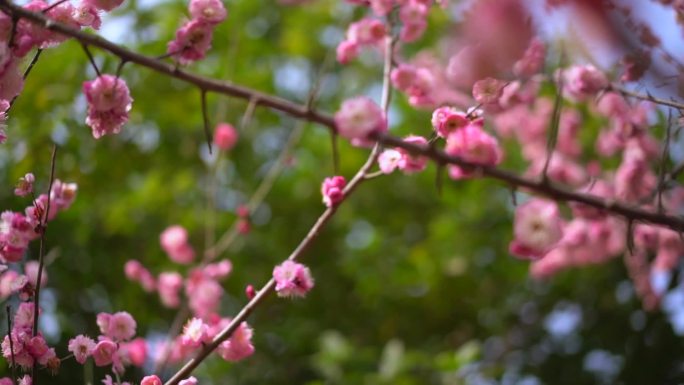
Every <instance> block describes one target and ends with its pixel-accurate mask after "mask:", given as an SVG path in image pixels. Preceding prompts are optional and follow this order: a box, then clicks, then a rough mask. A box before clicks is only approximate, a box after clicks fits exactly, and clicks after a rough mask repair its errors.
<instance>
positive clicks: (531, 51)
mask: <svg viewBox="0 0 684 385" xmlns="http://www.w3.org/2000/svg"><path fill="white" fill-rule="evenodd" d="M545 57H546V47H545V46H544V42H543V41H542V40H541V39H539V38H537V37H535V38H532V40H531V41H530V45H529V46H527V49H526V50H525V53H524V54H523V57H522V58H521V59H520V60H518V61H517V62H515V64H514V65H513V73H514V74H515V75H516V76H522V77H529V76H532V75H534V74H536V73H539V72H540V71H541V70H542V69H543V67H544V59H545Z"/></svg>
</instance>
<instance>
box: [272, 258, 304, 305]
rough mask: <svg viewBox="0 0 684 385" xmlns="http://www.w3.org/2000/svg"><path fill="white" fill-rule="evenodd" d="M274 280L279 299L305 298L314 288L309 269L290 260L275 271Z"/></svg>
mask: <svg viewBox="0 0 684 385" xmlns="http://www.w3.org/2000/svg"><path fill="white" fill-rule="evenodd" d="M273 279H274V280H275V282H276V287H275V290H276V292H277V293H278V296H279V297H304V296H305V295H306V293H308V292H309V291H310V290H311V289H313V287H314V280H313V278H312V277H311V271H309V268H308V267H306V266H304V265H302V264H301V263H297V262H294V261H290V260H287V261H285V262H283V263H281V264H280V265H278V266H276V267H275V268H274V269H273Z"/></svg>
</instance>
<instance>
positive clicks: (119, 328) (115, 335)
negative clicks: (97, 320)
mask: <svg viewBox="0 0 684 385" xmlns="http://www.w3.org/2000/svg"><path fill="white" fill-rule="evenodd" d="M135 328H136V322H135V320H134V319H133V317H132V316H131V315H130V314H129V313H128V312H125V311H120V312H117V313H114V314H112V315H111V317H110V318H109V322H108V324H107V332H106V333H104V334H105V335H106V336H107V337H109V338H111V339H113V340H114V341H117V342H120V341H127V340H130V339H131V338H133V336H135Z"/></svg>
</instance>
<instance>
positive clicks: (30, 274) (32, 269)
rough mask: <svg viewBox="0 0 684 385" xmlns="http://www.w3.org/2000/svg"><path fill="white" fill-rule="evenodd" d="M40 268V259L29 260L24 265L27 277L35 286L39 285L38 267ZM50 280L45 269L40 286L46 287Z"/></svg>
mask: <svg viewBox="0 0 684 385" xmlns="http://www.w3.org/2000/svg"><path fill="white" fill-rule="evenodd" d="M39 268H40V264H39V263H38V261H28V262H26V264H25V265H24V274H26V278H27V279H28V281H29V283H30V284H31V285H33V287H37V286H38V285H37V283H36V282H37V281H38V269H39ZM47 281H48V274H47V271H45V269H43V274H41V276H40V287H44V286H45V285H46V284H47Z"/></svg>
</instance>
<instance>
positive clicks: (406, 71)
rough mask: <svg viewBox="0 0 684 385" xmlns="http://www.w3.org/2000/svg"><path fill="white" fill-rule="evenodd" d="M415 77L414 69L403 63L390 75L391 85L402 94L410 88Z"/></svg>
mask: <svg viewBox="0 0 684 385" xmlns="http://www.w3.org/2000/svg"><path fill="white" fill-rule="evenodd" d="M415 77H416V67H414V66H412V65H410V64H404V63H402V64H399V65H398V66H397V67H396V68H394V69H393V70H392V73H391V74H390V80H391V81H392V85H393V86H394V87H395V88H396V89H398V90H399V91H402V92H407V91H408V90H409V89H410V88H411V86H412V85H413V83H414V79H415Z"/></svg>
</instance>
